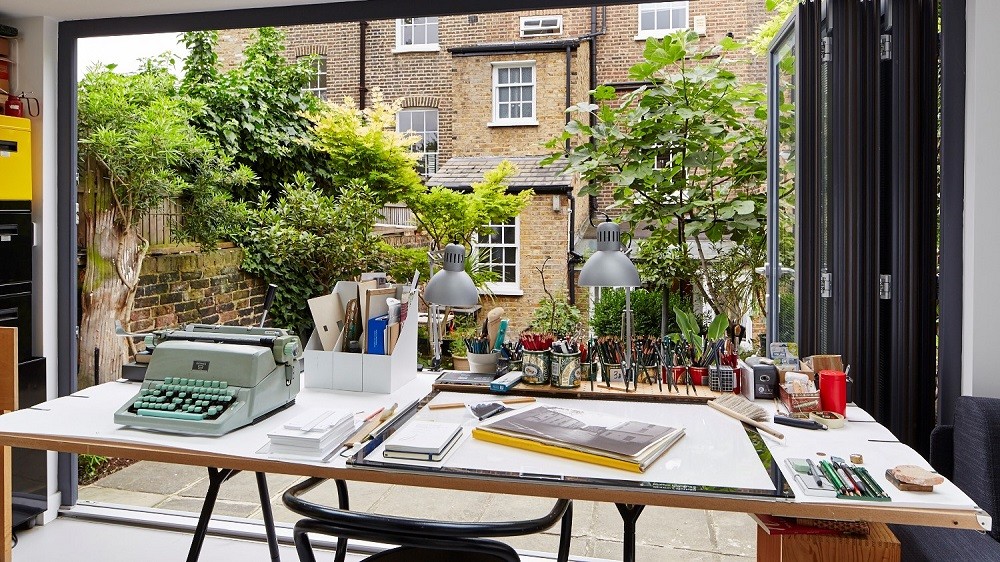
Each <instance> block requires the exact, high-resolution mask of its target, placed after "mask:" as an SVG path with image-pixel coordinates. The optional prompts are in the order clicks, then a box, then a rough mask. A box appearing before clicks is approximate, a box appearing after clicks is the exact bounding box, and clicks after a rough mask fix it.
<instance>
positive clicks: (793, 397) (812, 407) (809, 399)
mask: <svg viewBox="0 0 1000 562" xmlns="http://www.w3.org/2000/svg"><path fill="white" fill-rule="evenodd" d="M778 393H779V394H780V395H781V401H782V402H784V404H785V407H786V408H788V411H789V412H818V411H819V410H820V407H819V393H818V392H802V393H799V394H789V393H788V391H787V390H785V387H783V386H779V387H778Z"/></svg>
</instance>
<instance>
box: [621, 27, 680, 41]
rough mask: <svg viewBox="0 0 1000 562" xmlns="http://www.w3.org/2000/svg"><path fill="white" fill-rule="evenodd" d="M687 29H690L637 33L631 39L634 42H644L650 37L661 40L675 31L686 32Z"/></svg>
mask: <svg viewBox="0 0 1000 562" xmlns="http://www.w3.org/2000/svg"><path fill="white" fill-rule="evenodd" d="M688 29H691V28H690V27H682V28H678V29H657V30H655V31H640V32H639V33H637V34H636V36H635V37H633V39H635V40H636V41H645V40H646V39H649V38H650V37H652V38H653V39H663V38H664V37H666V36H667V35H670V34H671V33H675V32H677V31H687V30H688Z"/></svg>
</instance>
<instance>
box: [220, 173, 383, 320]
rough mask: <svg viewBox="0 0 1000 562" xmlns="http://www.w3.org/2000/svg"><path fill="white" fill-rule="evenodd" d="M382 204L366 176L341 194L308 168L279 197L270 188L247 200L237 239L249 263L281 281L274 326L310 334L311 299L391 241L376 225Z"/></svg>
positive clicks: (246, 266) (357, 271)
mask: <svg viewBox="0 0 1000 562" xmlns="http://www.w3.org/2000/svg"><path fill="white" fill-rule="evenodd" d="M379 209H380V205H379V204H378V203H377V202H376V197H375V196H374V195H373V194H372V193H371V192H370V191H369V190H368V188H367V187H365V186H363V185H361V184H360V183H357V182H356V183H354V184H352V185H349V186H348V187H346V188H345V189H344V190H343V192H342V193H341V195H340V196H339V197H333V196H330V195H325V194H323V193H322V192H320V191H319V190H318V189H317V188H316V187H315V185H314V184H313V182H312V181H311V180H310V179H308V178H307V177H306V176H305V174H301V173H300V174H297V175H296V176H295V181H294V183H292V184H287V185H285V190H284V194H283V195H282V197H281V198H280V199H278V200H277V201H275V202H274V204H272V203H271V201H270V196H269V195H268V194H267V193H262V194H261V195H260V198H259V199H258V201H257V202H256V203H254V204H250V205H247V206H246V207H245V210H244V212H245V217H244V222H243V224H244V226H243V229H242V230H241V231H240V232H239V233H238V234H237V235H236V236H235V238H236V241H237V242H238V243H239V245H240V246H242V247H243V249H244V251H245V256H244V260H243V269H244V270H246V271H248V272H250V273H253V274H256V275H258V276H260V277H261V278H262V279H263V280H264V281H265V282H267V283H274V284H276V285H278V291H277V293H276V294H275V300H274V307H273V308H272V309H271V318H272V323H273V325H275V326H280V327H282V328H289V329H292V330H294V331H295V332H296V333H297V334H299V335H300V336H308V333H309V331H310V330H311V329H312V319H311V317H310V314H309V310H308V304H307V302H306V301H307V300H308V299H310V298H313V297H316V296H319V295H323V294H327V293H329V292H330V290H331V289H332V288H333V285H334V284H335V283H336V281H338V280H340V279H351V278H354V277H356V276H357V275H359V274H360V273H361V272H363V271H367V270H369V269H370V268H371V267H372V264H373V263H375V262H376V259H377V254H378V252H379V251H380V250H381V249H382V248H383V243H382V242H381V240H380V238H379V236H378V235H377V234H375V233H374V232H373V227H374V224H375V220H376V218H377V217H378V216H379Z"/></svg>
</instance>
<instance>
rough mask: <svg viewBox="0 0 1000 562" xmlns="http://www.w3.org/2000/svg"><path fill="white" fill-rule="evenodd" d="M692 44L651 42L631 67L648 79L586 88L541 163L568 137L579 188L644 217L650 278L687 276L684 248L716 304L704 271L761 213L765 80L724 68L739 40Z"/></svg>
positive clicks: (680, 39) (758, 224)
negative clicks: (662, 259) (623, 86)
mask: <svg viewBox="0 0 1000 562" xmlns="http://www.w3.org/2000/svg"><path fill="white" fill-rule="evenodd" d="M697 41H698V35H697V34H696V33H693V32H690V31H686V32H678V33H676V34H673V35H669V36H667V37H664V38H663V39H662V40H656V39H648V40H647V41H646V47H645V51H644V53H643V56H644V59H645V60H644V61H643V62H640V63H639V64H636V65H635V66H633V67H632V68H631V69H630V70H629V77H630V78H631V79H633V80H636V81H638V82H641V83H644V84H645V85H644V86H642V87H640V88H638V89H636V90H635V91H632V92H629V93H627V94H625V95H623V96H620V97H619V96H618V94H617V92H616V91H615V89H614V88H613V87H610V86H601V87H599V88H597V89H596V90H595V91H594V92H593V96H594V99H595V101H596V102H597V103H589V102H584V103H580V104H578V105H575V106H573V107H571V108H569V110H568V111H570V112H571V113H572V114H573V118H572V119H571V121H570V122H569V123H568V124H567V125H566V127H565V130H564V132H563V134H562V135H561V136H559V137H557V138H555V139H552V140H551V141H550V142H549V144H548V146H549V148H551V149H552V150H553V151H554V152H553V154H552V156H551V157H550V158H549V159H547V161H548V162H554V161H555V160H556V159H557V158H559V157H562V156H563V154H564V152H563V144H564V142H565V141H566V140H575V141H576V144H575V146H574V147H573V148H572V149H571V150H570V152H569V154H568V155H567V162H568V164H567V169H568V171H570V172H575V173H578V174H580V176H581V177H582V178H583V179H584V180H585V182H587V183H586V186H585V187H584V188H582V189H581V193H582V194H588V195H596V194H597V193H598V191H599V190H601V189H603V188H605V187H607V186H610V188H611V190H612V192H613V195H614V198H615V201H616V203H617V204H619V205H622V207H623V209H624V219H625V220H626V221H628V222H629V223H631V224H640V223H647V224H649V228H650V229H651V230H652V234H653V236H652V243H653V244H654V245H655V246H654V247H653V248H651V249H650V250H647V252H646V253H647V255H649V254H650V253H651V252H654V251H655V252H656V253H657V254H662V255H665V256H667V258H668V259H667V260H666V263H662V264H656V263H655V260H653V261H652V262H651V261H649V260H647V264H646V265H645V268H646V269H647V272H650V273H653V274H654V275H653V280H654V281H655V282H656V283H657V284H660V285H659V286H661V287H662V286H664V285H665V286H668V287H669V286H670V285H672V284H673V280H674V279H676V277H677V276H679V275H682V274H684V275H687V274H690V272H691V269H692V265H691V262H690V260H688V258H687V255H688V254H689V253H690V252H694V259H695V260H696V265H697V270H698V273H699V274H695V275H691V276H690V277H689V278H690V279H691V281H692V282H693V283H695V284H696V285H698V287H699V289H700V290H701V292H702V293H703V294H704V296H705V299H706V301H707V302H708V303H709V304H710V305H711V306H712V308H713V309H715V310H716V311H719V310H720V306H719V304H718V302H717V301H716V296H717V295H715V294H714V292H713V290H712V287H709V286H706V285H705V284H704V283H702V282H701V279H702V275H701V273H704V271H705V270H707V269H708V268H709V267H710V262H711V260H712V258H713V256H714V254H715V253H716V252H718V251H719V246H720V243H722V242H723V241H726V243H735V244H742V243H744V242H747V241H750V240H753V239H755V238H757V237H759V231H760V229H761V228H762V224H763V222H764V220H765V215H766V191H765V190H764V189H763V185H764V181H765V179H766V175H767V156H766V147H767V135H766V129H765V127H764V123H763V120H764V118H765V117H766V96H765V94H764V90H763V87H762V85H760V84H740V83H739V82H738V81H737V78H736V75H735V74H734V73H733V72H732V71H731V70H729V68H728V60H727V58H726V56H725V53H726V52H728V51H732V50H734V49H737V48H739V47H741V45H739V44H738V43H736V42H734V41H732V40H731V39H727V40H724V41H723V42H722V44H721V45H719V46H718V47H715V48H712V49H708V50H698V49H697ZM591 118H593V119H594V121H595V124H594V125H590V120H591ZM555 151H558V152H555ZM759 265H761V264H759V263H745V264H744V268H745V269H747V270H752V269H753V268H754V267H757V266H759Z"/></svg>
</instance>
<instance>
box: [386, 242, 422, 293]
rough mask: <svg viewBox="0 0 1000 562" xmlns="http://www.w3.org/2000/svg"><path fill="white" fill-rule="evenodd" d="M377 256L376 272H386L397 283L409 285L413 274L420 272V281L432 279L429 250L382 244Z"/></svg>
mask: <svg viewBox="0 0 1000 562" xmlns="http://www.w3.org/2000/svg"><path fill="white" fill-rule="evenodd" d="M379 248H380V249H379V250H378V252H377V254H376V256H375V259H376V260H377V261H376V263H375V264H374V266H373V267H374V269H375V270H376V271H384V272H385V273H386V275H388V276H389V278H390V279H392V280H393V281H395V282H396V283H409V282H410V280H411V279H413V272H414V271H419V272H420V279H423V280H424V281H426V280H427V279H430V274H429V271H430V261H429V260H428V258H427V248H401V247H397V246H392V245H390V244H386V243H385V242H381V243H380V246H379Z"/></svg>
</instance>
